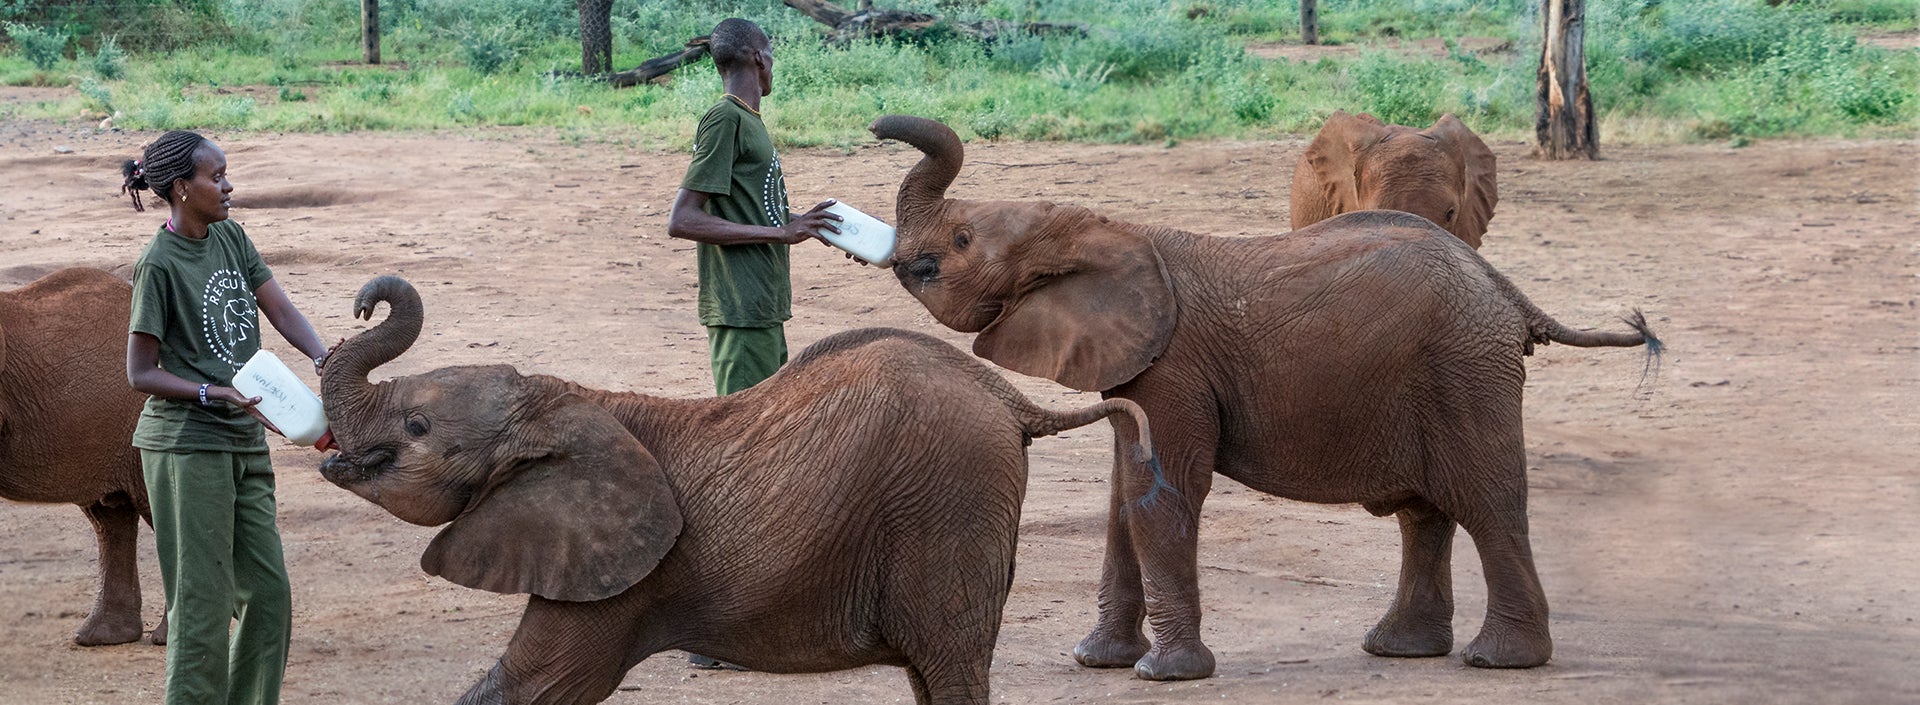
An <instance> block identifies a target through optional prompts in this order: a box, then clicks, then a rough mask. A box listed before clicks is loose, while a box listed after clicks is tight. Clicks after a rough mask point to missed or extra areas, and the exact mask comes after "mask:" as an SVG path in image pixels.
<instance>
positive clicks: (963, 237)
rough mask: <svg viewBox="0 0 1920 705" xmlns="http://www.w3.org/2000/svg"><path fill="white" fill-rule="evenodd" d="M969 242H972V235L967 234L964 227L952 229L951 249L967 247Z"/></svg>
mask: <svg viewBox="0 0 1920 705" xmlns="http://www.w3.org/2000/svg"><path fill="white" fill-rule="evenodd" d="M971 244H973V236H971V235H969V234H967V231H966V230H965V229H962V230H956V231H954V233H953V249H954V250H956V251H958V250H964V249H967V246H968V245H971Z"/></svg>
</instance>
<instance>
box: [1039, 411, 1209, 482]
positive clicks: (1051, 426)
mask: <svg viewBox="0 0 1920 705" xmlns="http://www.w3.org/2000/svg"><path fill="white" fill-rule="evenodd" d="M1025 416H1026V417H1027V418H1026V429H1025V430H1026V434H1027V436H1029V437H1032V438H1039V437H1042V436H1051V435H1053V434H1056V433H1059V432H1061V431H1065V430H1067V429H1070V428H1079V427H1081V426H1085V425H1087V424H1090V423H1093V422H1095V421H1099V420H1101V419H1104V418H1108V417H1112V416H1125V417H1127V419H1128V420H1129V421H1131V422H1132V423H1131V424H1126V423H1115V424H1114V425H1113V428H1114V432H1115V433H1118V434H1120V438H1121V440H1122V441H1125V442H1129V445H1131V446H1133V464H1134V465H1135V466H1137V467H1140V468H1143V469H1145V470H1146V472H1147V473H1148V474H1150V475H1152V484H1151V486H1150V487H1149V489H1148V490H1147V492H1146V494H1144V495H1141V497H1140V498H1139V499H1138V500H1136V501H1138V502H1139V503H1140V504H1141V505H1142V506H1152V505H1153V503H1154V502H1155V501H1157V499H1158V498H1159V496H1160V493H1161V492H1162V491H1166V492H1171V493H1174V494H1178V493H1179V492H1178V490H1175V489H1174V488H1173V485H1171V484H1168V483H1167V475H1166V471H1165V470H1164V469H1162V468H1161V467H1160V458H1159V457H1157V456H1155V455H1154V452H1153V429H1152V428H1151V427H1150V426H1149V425H1148V424H1147V412H1146V410H1145V409H1142V408H1140V405H1139V404H1135V403H1133V400H1131V399H1121V398H1119V397H1115V398H1112V399H1107V400H1104V401H1101V402H1100V403H1098V404H1094V405H1092V406H1087V407H1082V408H1079V409H1075V410H1073V411H1065V412H1060V411H1048V410H1046V409H1042V408H1039V407H1037V406H1034V407H1031V408H1030V409H1029V411H1028V413H1027V414H1025Z"/></svg>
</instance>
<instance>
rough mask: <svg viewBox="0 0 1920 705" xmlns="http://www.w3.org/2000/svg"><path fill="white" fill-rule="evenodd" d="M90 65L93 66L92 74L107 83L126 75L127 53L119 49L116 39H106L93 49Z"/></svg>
mask: <svg viewBox="0 0 1920 705" xmlns="http://www.w3.org/2000/svg"><path fill="white" fill-rule="evenodd" d="M90 63H92V64H93V72H94V74H96V75H98V76H100V77H101V78H104V79H107V80H109V81H112V80H117V79H119V78H120V77H121V76H124V75H126V73H127V52H125V51H123V50H121V49H120V42H119V40H118V39H117V38H115V37H107V38H106V39H102V40H100V45H99V46H97V47H94V50H93V59H92V61H91V62H90Z"/></svg>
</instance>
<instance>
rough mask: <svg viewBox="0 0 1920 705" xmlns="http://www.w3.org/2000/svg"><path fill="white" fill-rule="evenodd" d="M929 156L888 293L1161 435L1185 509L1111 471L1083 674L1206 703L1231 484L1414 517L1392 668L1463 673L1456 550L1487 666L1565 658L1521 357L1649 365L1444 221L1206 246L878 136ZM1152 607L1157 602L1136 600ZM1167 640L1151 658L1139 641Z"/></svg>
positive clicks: (942, 149)
mask: <svg viewBox="0 0 1920 705" xmlns="http://www.w3.org/2000/svg"><path fill="white" fill-rule="evenodd" d="M870 129H871V130H872V131H873V133H874V134H875V135H876V136H878V137H880V138H882V139H897V140H901V141H904V142H906V143H908V144H911V145H913V146H914V147H916V148H918V149H919V150H920V151H921V152H923V153H924V154H925V156H924V157H923V158H922V159H921V160H920V162H919V163H918V164H916V165H915V166H914V167H913V169H912V171H910V172H909V173H908V174H907V175H906V178H905V179H904V180H903V181H902V182H901V184H900V195H899V202H898V204H897V220H898V228H899V233H898V238H899V240H898V243H897V244H896V246H895V250H894V256H893V272H894V275H895V276H896V277H897V278H898V279H899V281H900V284H901V285H902V286H904V287H905V288H906V290H907V292H908V293H909V294H911V295H912V296H913V297H914V298H915V299H918V300H919V301H920V303H921V304H922V305H924V306H925V307H926V308H927V311H928V312H929V313H931V314H933V317H934V318H935V319H937V320H938V321H939V322H940V323H941V324H942V325H945V326H947V327H948V328H952V329H953V330H956V331H961V332H978V333H979V336H978V337H976V338H975V339H974V342H973V350H974V352H975V353H976V354H978V355H979V356H981V357H984V358H986V359H989V360H992V361H994V362H996V363H999V364H1000V365H1001V366H1003V367H1006V368H1008V369H1012V370H1014V371H1017V372H1021V373H1025V374H1029V375H1035V376H1039V377H1046V378H1048V379H1052V380H1054V381H1057V382H1059V383H1061V384H1064V385H1066V386H1069V387H1072V388H1074V389H1080V390H1086V391H1099V392H1101V394H1102V395H1103V396H1105V397H1107V398H1109V399H1116V398H1120V399H1132V400H1134V401H1135V402H1138V403H1139V404H1140V406H1141V407H1142V408H1144V409H1145V410H1146V412H1147V415H1148V416H1150V417H1151V418H1153V420H1154V424H1155V425H1156V426H1157V427H1158V431H1159V432H1158V434H1157V436H1156V453H1157V455H1158V457H1159V458H1160V459H1161V462H1162V463H1164V464H1165V466H1166V475H1165V477H1166V480H1167V482H1168V483H1170V484H1171V485H1172V490H1171V491H1168V492H1164V493H1162V494H1163V496H1164V497H1167V498H1166V499H1162V500H1161V501H1159V502H1157V503H1152V504H1148V503H1141V502H1134V501H1127V500H1126V499H1125V498H1127V497H1133V496H1137V495H1139V494H1140V493H1141V492H1142V491H1143V489H1145V488H1144V487H1143V486H1142V483H1143V482H1144V481H1145V480H1144V479H1143V476H1142V475H1141V474H1140V473H1138V472H1130V471H1127V469H1126V468H1125V467H1124V466H1122V465H1118V464H1117V465H1116V466H1115V477H1114V481H1113V483H1112V486H1113V496H1112V499H1111V501H1110V515H1109V523H1108V530H1107V552H1106V561H1105V566H1104V567H1103V569H1102V572H1101V579H1100V603H1099V604H1100V617H1099V622H1098V624H1097V625H1096V626H1095V627H1094V630H1093V632H1092V633H1091V634H1090V635H1089V636H1087V638H1086V639H1085V640H1084V641H1082V642H1081V643H1080V645H1079V646H1078V647H1077V648H1075V650H1074V656H1075V658H1076V659H1077V660H1079V661H1080V663H1082V664H1085V665H1088V666H1096V667H1121V666H1133V667H1134V669H1135V672H1136V673H1138V674H1139V675H1140V676H1141V677H1143V678H1148V679H1155V680H1174V679H1190V678H1204V677H1206V676H1208V675H1211V674H1212V672H1213V669H1214V658H1213V654H1212V652H1211V651H1210V650H1208V649H1207V647H1206V645H1205V644H1203V643H1202V642H1201V638H1200V600H1199V597H1200V593H1199V576H1198V568H1197V565H1196V561H1195V547H1196V541H1197V532H1198V529H1199V524H1198V521H1199V516H1200V509H1201V503H1202V502H1203V501H1204V500H1205V499H1206V496H1207V491H1208V489H1209V487H1210V486H1211V484H1212V481H1213V473H1214V472H1219V473H1221V474H1223V475H1226V476H1228V477H1231V478H1233V479H1235V480H1238V481H1240V482H1241V483H1244V484H1246V485H1248V486H1249V487H1252V488H1254V489H1257V490H1259V491H1262V492H1266V493H1269V494H1273V495H1278V496H1281V497H1287V498H1291V499H1296V500H1302V501H1308V502H1319V503H1338V504H1345V503H1357V504H1360V505H1362V506H1364V507H1365V508H1366V509H1367V510H1368V511H1370V512H1372V513H1374V514H1376V515H1381V516H1385V515H1388V514H1395V515H1398V517H1399V519H1400V526H1401V536H1402V541H1403V551H1402V556H1403V557H1402V563H1401V577H1400V586H1399V591H1398V593H1397V594H1396V596H1395V598H1394V602H1393V606H1392V607H1391V608H1390V609H1389V610H1388V611H1387V614H1386V616H1385V617H1383V618H1382V619H1381V620H1380V622H1379V624H1378V626H1376V627H1374V629H1373V630H1372V631H1371V632H1370V633H1368V635H1367V637H1366V640H1365V648H1366V650H1367V651H1368V652H1370V653H1374V654H1378V655H1382V656H1439V655H1444V654H1447V653H1448V652H1450V651H1451V650H1452V648H1453V632H1452V619H1453V596H1452V583H1451V574H1450V569H1449V561H1450V556H1451V553H1452V542H1453V534H1454V527H1455V525H1456V524H1457V525H1459V526H1462V527H1464V528H1465V529H1466V530H1467V533H1468V534H1470V535H1472V536H1473V540H1474V545H1475V546H1476V547H1477V548H1478V549H1479V553H1480V560H1481V563H1482V564H1483V566H1484V567H1485V573H1486V579H1487V591H1488V604H1487V615H1486V620H1485V622H1484V624H1483V626H1482V627H1481V632H1480V635H1479V636H1478V637H1476V638H1475V639H1474V640H1473V642H1472V643H1470V644H1468V646H1467V647H1466V651H1465V656H1466V662H1467V663H1469V664H1471V665H1474V666H1483V667H1528V666H1537V665H1540V664H1542V663H1545V662H1546V661H1547V660H1548V658H1550V657H1551V656H1552V653H1553V642H1552V639H1551V636H1550V635H1549V632H1548V627H1547V600H1546V596H1545V594H1544V593H1543V592H1542V591H1541V588H1540V581H1539V578H1538V577H1537V576H1536V574H1535V571H1534V565H1533V558H1532V555H1531V550H1532V549H1531V548H1530V545H1529V542H1528V539H1527V478H1526V450H1525V444H1524V442H1523V441H1522V434H1521V413H1520V406H1521V392H1522V387H1523V385H1524V382H1525V380H1526V367H1525V365H1524V364H1523V362H1524V361H1523V357H1524V356H1526V355H1528V354H1531V353H1532V352H1533V348H1534V346H1535V345H1542V344H1546V343H1550V342H1557V343H1565V344H1569V345H1577V346H1583V347H1591V346H1637V345H1643V344H1644V345H1646V346H1647V347H1648V350H1649V353H1653V352H1656V351H1657V350H1658V342H1659V341H1658V340H1656V339H1655V338H1654V337H1653V336H1652V334H1651V333H1650V332H1649V331H1648V328H1647V325H1646V322H1645V320H1644V319H1643V318H1641V317H1640V316H1639V315H1638V314H1636V315H1635V317H1634V318H1633V319H1632V320H1631V321H1630V324H1631V325H1632V326H1633V328H1634V329H1635V332H1632V333H1601V332H1585V331H1575V330H1572V329H1569V328H1567V327H1566V326H1564V325H1561V324H1560V323H1559V322H1557V321H1555V320H1553V318H1551V317H1549V316H1548V315H1547V314H1545V313H1543V312H1541V311H1540V309H1538V308H1536V307H1535V306H1534V305H1533V304H1532V303H1530V302H1529V301H1528V300H1527V298H1526V296H1524V295H1522V294H1521V293H1520V291H1519V290H1518V289H1516V288H1515V287H1514V285H1513V284H1512V283H1511V282H1509V281H1508V280H1507V278H1506V277H1504V276H1502V275H1501V274H1500V273H1499V272H1498V271H1496V270H1495V269H1494V268H1493V267H1492V266H1491V265H1489V264H1488V263H1487V262H1486V260H1484V259H1481V258H1480V255H1479V253H1477V252H1475V251H1474V250H1473V249H1472V248H1470V247H1468V246H1467V245H1466V244H1465V243H1464V242H1462V241H1461V240H1460V239H1458V238H1456V237H1454V236H1452V235H1450V234H1448V233H1447V232H1446V231H1443V230H1441V229H1439V228H1438V227H1435V225H1434V224H1433V223H1431V222H1428V221H1427V220H1425V219H1423V218H1420V217H1417V216H1414V215H1410V214H1407V213H1402V212H1398V211H1359V212H1355V213H1347V214H1344V215H1340V216H1336V217H1334V218H1332V219H1329V220H1326V221H1322V222H1320V223H1317V224H1314V225H1311V226H1308V227H1306V228H1302V229H1300V230H1296V231H1294V232H1291V233H1288V234H1285V235H1280V236H1274V237H1250V238H1225V237H1207V236H1204V235H1196V234H1192V233H1186V232H1181V231H1177V230H1172V229H1168V228H1161V227H1153V226H1145V225H1133V224H1129V223H1122V222H1119V221H1115V220H1110V219H1108V218H1106V217H1103V216H1101V215H1099V214H1098V213H1095V212H1093V211H1091V210H1088V209H1086V208H1082V207H1079V206H1070V205H1057V204H1053V203H1045V202H1010V201H964V200H957V199H949V198H947V197H946V191H947V187H948V186H949V185H951V184H952V183H953V180H954V177H955V176H957V175H958V174H959V172H960V167H961V164H962V161H963V153H962V148H961V145H960V140H959V138H958V137H957V136H956V135H954V133H953V131H952V130H950V129H948V128H947V127H946V126H945V125H942V124H940V123H938V122H934V121H932V120H926V119H922V118H916V117H909V116H903V115H889V116H886V117H882V118H880V119H879V120H877V121H875V122H874V123H873V125H872V126H871V128H870ZM1143 588H1144V590H1143ZM1143 616H1144V617H1145V618H1147V619H1149V620H1151V621H1152V624H1153V635H1154V641H1153V643H1152V644H1149V643H1148V641H1147V639H1146V637H1145V636H1144V635H1143V634H1142V631H1141V620H1142V617H1143Z"/></svg>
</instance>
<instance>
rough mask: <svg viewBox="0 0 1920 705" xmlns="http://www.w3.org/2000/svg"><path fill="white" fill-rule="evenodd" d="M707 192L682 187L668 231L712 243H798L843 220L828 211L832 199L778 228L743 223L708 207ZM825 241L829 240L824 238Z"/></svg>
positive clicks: (834, 230)
mask: <svg viewBox="0 0 1920 705" xmlns="http://www.w3.org/2000/svg"><path fill="white" fill-rule="evenodd" d="M706 205H707V194H704V193H701V192H699V191H693V190H689V189H680V195H679V196H676V197H674V199H673V214H672V215H669V216H667V234H668V235H671V236H673V237H677V238H680V239H682V240H692V241H694V242H704V243H707V244H709V245H750V244H758V243H776V244H781V245H795V244H799V243H801V242H805V241H806V240H808V239H819V238H820V234H819V231H820V230H822V229H824V230H828V231H831V232H835V233H837V232H840V228H838V227H836V226H835V225H834V223H837V222H840V216H837V215H834V214H832V213H828V212H827V210H826V209H827V207H828V206H831V205H833V201H822V202H821V203H820V205H817V206H814V207H813V210H810V211H807V212H806V213H803V214H801V215H799V216H798V217H795V218H793V219H791V220H789V221H787V224H786V225H784V226H781V227H778V228H769V227H765V226H760V225H744V224H741V223H735V222H732V221H729V220H727V219H725V218H721V217H719V216H716V215H714V214H712V213H708V212H707V211H706ZM821 242H822V243H825V242H826V240H821Z"/></svg>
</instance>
